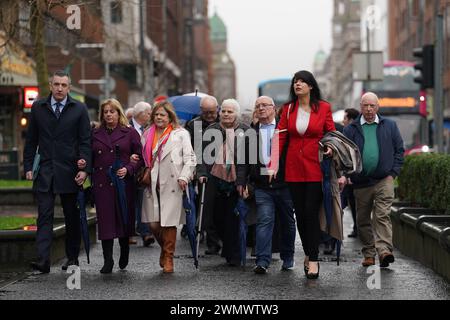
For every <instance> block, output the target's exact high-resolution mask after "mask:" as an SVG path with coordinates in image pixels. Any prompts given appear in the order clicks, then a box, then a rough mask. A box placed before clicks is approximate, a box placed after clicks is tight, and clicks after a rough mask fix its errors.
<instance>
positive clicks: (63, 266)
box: [61, 259, 80, 271]
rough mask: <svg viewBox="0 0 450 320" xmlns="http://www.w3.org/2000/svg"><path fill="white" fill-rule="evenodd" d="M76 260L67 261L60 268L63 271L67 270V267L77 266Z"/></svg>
mask: <svg viewBox="0 0 450 320" xmlns="http://www.w3.org/2000/svg"><path fill="white" fill-rule="evenodd" d="M79 265H80V264H79V263H78V259H68V260H67V261H66V262H65V263H64V264H63V265H62V267H61V269H63V270H64V271H65V270H67V269H68V268H69V266H79Z"/></svg>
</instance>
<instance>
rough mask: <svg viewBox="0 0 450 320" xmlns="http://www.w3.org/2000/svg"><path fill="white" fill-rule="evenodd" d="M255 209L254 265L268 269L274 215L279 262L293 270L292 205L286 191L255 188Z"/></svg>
mask: <svg viewBox="0 0 450 320" xmlns="http://www.w3.org/2000/svg"><path fill="white" fill-rule="evenodd" d="M255 199H256V208H257V222H256V248H255V253H256V265H259V266H262V267H265V268H267V267H268V266H269V264H270V262H271V260H272V233H273V226H274V223H275V214H278V215H279V218H280V232H281V244H280V258H281V260H283V266H286V267H288V268H289V267H292V266H293V264H294V252H295V233H296V227H295V218H294V209H293V208H294V205H293V202H292V199H291V194H290V192H289V189H288V188H282V189H258V188H255Z"/></svg>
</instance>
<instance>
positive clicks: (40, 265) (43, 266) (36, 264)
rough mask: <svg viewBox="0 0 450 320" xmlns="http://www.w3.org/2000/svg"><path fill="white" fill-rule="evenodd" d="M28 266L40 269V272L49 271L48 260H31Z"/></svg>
mask: <svg viewBox="0 0 450 320" xmlns="http://www.w3.org/2000/svg"><path fill="white" fill-rule="evenodd" d="M30 266H31V268H32V269H33V270H36V271H40V272H41V273H49V272H50V263H49V262H44V263H40V262H31V263H30Z"/></svg>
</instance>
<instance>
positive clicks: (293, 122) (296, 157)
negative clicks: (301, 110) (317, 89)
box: [271, 101, 336, 182]
mask: <svg viewBox="0 0 450 320" xmlns="http://www.w3.org/2000/svg"><path fill="white" fill-rule="evenodd" d="M289 109H290V111H289ZM288 111H289V120H288ZM297 111H298V101H297V102H296V104H295V106H294V105H290V104H286V105H284V106H283V112H282V114H281V119H280V122H279V123H278V127H277V132H279V133H278V134H277V135H275V136H274V139H273V143H272V161H271V162H272V164H271V168H272V169H274V170H277V164H278V159H279V150H283V149H284V147H285V144H286V143H287V155H286V172H285V181H286V182H321V181H322V172H321V170H320V163H319V141H320V140H321V139H322V138H323V136H324V134H325V133H326V132H328V131H335V130H336V128H335V126H334V122H333V117H332V115H331V105H330V104H329V103H327V102H325V101H320V104H319V110H318V111H317V112H314V111H312V112H311V117H310V119H309V125H308V129H307V130H306V132H305V134H304V135H300V134H299V133H298V131H297ZM288 140H289V141H288ZM277 146H278V148H277Z"/></svg>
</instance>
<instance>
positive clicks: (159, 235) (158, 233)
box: [150, 223, 165, 268]
mask: <svg viewBox="0 0 450 320" xmlns="http://www.w3.org/2000/svg"><path fill="white" fill-rule="evenodd" d="M150 228H151V230H152V234H153V236H154V237H155V239H156V242H158V244H159V246H160V247H161V254H160V255H159V266H160V267H161V268H164V256H165V255H164V238H163V228H162V227H161V226H160V225H159V224H156V223H152V224H150Z"/></svg>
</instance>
